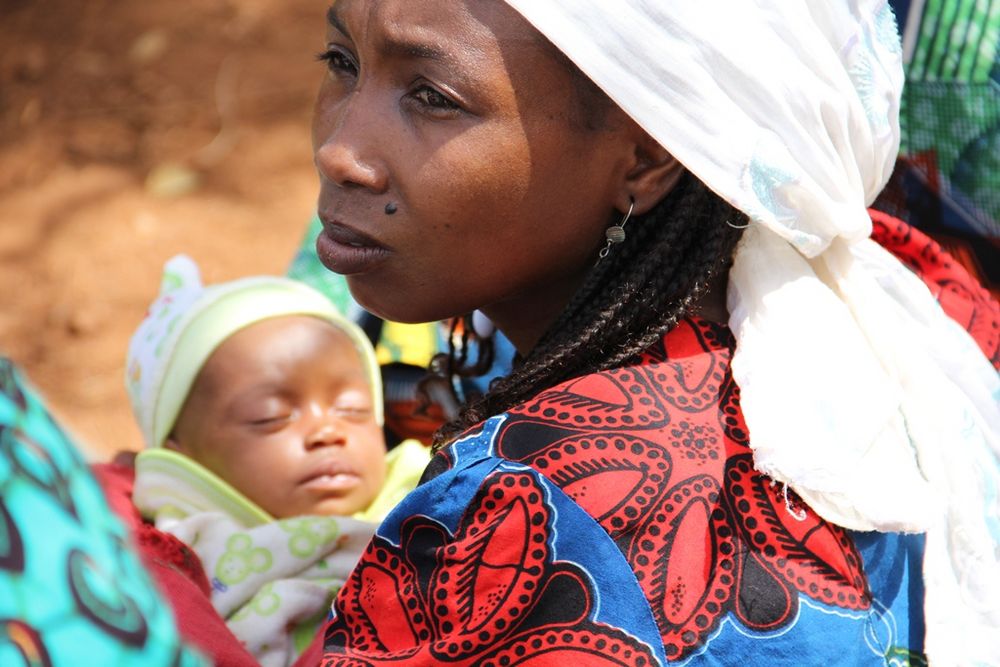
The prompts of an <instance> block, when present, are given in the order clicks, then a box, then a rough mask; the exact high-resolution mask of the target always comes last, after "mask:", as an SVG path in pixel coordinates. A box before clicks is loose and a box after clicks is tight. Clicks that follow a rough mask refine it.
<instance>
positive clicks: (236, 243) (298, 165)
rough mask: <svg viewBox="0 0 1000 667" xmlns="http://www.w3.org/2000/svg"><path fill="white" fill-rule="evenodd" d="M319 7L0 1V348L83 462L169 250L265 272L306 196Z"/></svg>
mask: <svg viewBox="0 0 1000 667" xmlns="http://www.w3.org/2000/svg"><path fill="white" fill-rule="evenodd" d="M327 6H328V3H327V2H324V0H197V1H194V0H180V1H176V2H148V1H143V0H0V353H2V354H4V355H7V356H9V357H11V358H13V359H14V361H15V362H17V363H18V364H19V365H20V366H21V368H22V369H23V370H24V371H25V373H26V374H27V376H28V377H29V379H30V380H31V381H32V382H33V383H34V384H35V386H36V387H37V388H38V389H39V390H40V391H41V392H42V394H43V395H44V396H45V397H46V398H47V399H48V401H49V402H50V403H51V405H52V407H53V409H54V411H55V412H56V413H57V415H58V416H59V417H60V418H61V419H62V420H63V422H64V423H65V424H66V425H67V426H68V427H69V429H70V430H71V431H72V432H73V434H74V435H76V436H77V437H78V438H79V439H80V440H81V441H82V442H83V443H84V445H85V446H86V447H87V449H88V452H89V453H90V454H91V455H93V456H96V457H100V456H106V455H107V454H110V453H112V452H114V451H117V450H120V449H135V448H138V447H139V446H140V445H141V437H140V435H139V431H138V429H137V428H136V427H135V426H134V424H133V421H132V417H131V413H130V411H129V408H128V400H127V397H126V394H125V390H124V386H123V381H122V377H123V372H124V371H123V367H124V356H125V351H126V348H127V344H128V339H129V336H130V335H131V333H132V331H133V330H134V328H135V327H136V325H137V324H138V323H139V321H140V320H141V319H142V316H143V314H144V311H145V308H146V306H147V305H148V303H149V302H150V301H151V300H152V298H153V297H154V296H155V294H156V291H157V288H158V285H159V276H160V269H161V267H162V265H163V263H164V261H165V260H167V259H168V258H170V257H171V256H173V255H174V254H176V253H178V252H185V253H188V254H189V255H191V256H192V257H194V259H195V260H196V261H197V262H198V263H199V265H200V266H201V267H202V272H203V277H204V278H205V280H206V281H211V282H215V281H219V280H227V279H230V278H233V277H237V276H240V275H247V274H253V273H276V272H277V273H280V272H283V271H284V270H285V269H286V268H287V266H288V264H289V263H290V261H291V259H292V257H293V255H294V254H295V248H296V247H297V245H298V243H299V240H300V238H301V236H302V234H303V232H304V231H305V229H306V226H307V224H308V221H309V218H310V215H311V213H312V210H313V207H314V201H315V193H316V186H315V180H316V178H315V175H314V172H313V168H312V156H311V149H310V142H309V120H310V113H311V106H312V100H313V95H314V91H315V89H316V88H317V86H318V85H319V81H320V78H321V76H322V75H323V68H322V66H321V65H320V64H318V63H316V62H315V61H314V57H313V56H314V54H315V53H317V52H318V51H320V50H321V49H322V47H323V44H324V34H325V33H324V12H325V10H326V7H327Z"/></svg>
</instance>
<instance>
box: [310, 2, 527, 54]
mask: <svg viewBox="0 0 1000 667" xmlns="http://www.w3.org/2000/svg"><path fill="white" fill-rule="evenodd" d="M327 19H328V21H329V23H330V25H331V26H333V27H334V28H336V29H337V30H339V31H340V32H342V33H345V34H346V35H347V36H349V37H351V38H352V39H356V40H360V39H367V40H379V41H385V42H386V43H387V44H389V45H395V44H396V43H402V44H407V43H408V42H412V41H414V40H420V41H421V42H425V43H429V44H430V45H433V44H434V43H439V44H442V45H444V44H458V45H474V44H483V43H486V42H493V41H502V42H503V43H505V44H506V43H510V42H521V43H533V44H537V43H539V42H541V41H544V40H542V39H541V37H540V35H539V33H538V32H537V31H536V30H535V29H534V28H532V27H531V25H530V24H529V23H528V22H527V21H525V20H524V19H523V18H522V17H521V15H520V14H519V13H518V12H517V11H515V10H514V9H512V8H511V7H510V6H509V5H508V4H507V3H506V2H503V1H502V0H338V1H337V2H335V3H333V4H332V5H331V6H330V8H329V10H328V11H327Z"/></svg>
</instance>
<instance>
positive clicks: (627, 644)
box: [322, 215, 1000, 667]
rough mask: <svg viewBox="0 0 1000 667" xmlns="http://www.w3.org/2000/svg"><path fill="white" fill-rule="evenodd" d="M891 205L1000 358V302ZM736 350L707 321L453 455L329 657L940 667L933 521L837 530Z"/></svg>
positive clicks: (915, 257) (403, 514) (348, 611)
mask: <svg viewBox="0 0 1000 667" xmlns="http://www.w3.org/2000/svg"><path fill="white" fill-rule="evenodd" d="M875 217H876V238H877V240H879V241H880V242H882V243H883V245H886V246H887V247H889V248H890V249H891V250H893V251H894V252H897V253H898V254H900V255H901V256H902V257H904V258H905V260H906V261H908V262H909V263H910V264H911V265H912V266H914V267H916V268H918V269H919V270H920V272H921V274H922V275H923V276H924V277H925V279H926V280H927V282H928V284H929V285H930V287H931V288H932V290H933V291H934V292H935V294H936V295H937V296H938V297H939V300H940V301H941V303H942V305H943V306H944V307H945V309H946V310H947V311H948V312H949V314H951V315H952V316H953V317H955V318H956V319H958V320H959V321H960V322H961V323H962V324H963V325H964V326H966V328H967V329H968V330H969V331H970V332H972V333H973V335H974V336H975V337H976V339H977V340H978V341H979V343H980V345H981V346H982V347H983V349H984V351H985V352H986V353H987V355H988V356H990V357H991V358H992V359H993V361H994V364H996V363H997V362H998V360H1000V345H998V335H1000V333H998V322H1000V309H998V306H997V304H996V302H994V301H992V300H991V299H990V297H989V296H988V295H987V294H986V293H985V292H983V291H982V290H980V289H979V288H978V287H977V286H975V284H974V283H972V282H971V281H970V280H969V278H968V275H967V274H966V272H965V271H964V270H963V269H962V268H961V267H959V266H957V265H954V264H953V263H952V262H951V261H950V260H949V258H948V257H947V255H944V254H943V253H941V251H940V249H939V248H938V247H937V246H936V245H935V244H934V243H933V242H930V241H929V240H928V239H926V237H923V236H922V235H920V234H919V233H918V232H915V231H914V230H911V229H910V228H909V227H906V226H905V225H903V224H902V223H899V222H898V221H895V220H893V219H890V218H886V217H883V216H878V215H876V216H875ZM732 348H733V340H732V336H731V334H730V332H729V331H728V329H727V328H725V327H724V326H722V325H718V324H713V323H710V322H707V321H704V320H700V319H698V318H689V319H687V320H685V321H683V322H682V323H681V324H680V325H678V326H677V327H676V328H675V329H673V330H672V331H671V332H670V333H669V334H667V335H666V336H665V337H664V339H663V340H662V341H661V342H660V343H659V344H657V345H656V346H654V347H653V348H652V349H650V350H649V351H647V352H646V353H645V354H644V355H643V356H642V357H641V358H640V359H639V360H637V361H636V362H635V363H634V364H633V365H630V366H628V367H625V368H620V369H617V370H612V371H608V372H602V373H595V374H593V375H588V376H585V377H583V378H580V379H576V380H572V381H569V382H566V383H564V384H561V385H559V386H557V387H553V388H552V389H549V390H547V391H544V392H543V393H541V394H540V395H538V396H537V397H536V398H534V399H533V400H531V401H530V402H528V403H526V404H524V405H521V406H519V407H517V408H515V409H513V410H510V411H509V412H507V413H505V414H502V415H499V416H497V417H493V418H491V419H489V420H487V421H486V422H485V423H483V424H482V425H481V426H480V427H478V428H476V429H475V430H473V431H471V432H469V433H468V434H466V435H465V437H463V438H462V439H460V440H458V441H457V442H455V443H454V444H453V445H451V446H450V447H448V448H447V449H445V450H443V451H442V452H441V453H439V454H438V456H437V457H436V458H435V460H434V461H433V462H432V463H431V465H430V467H429V468H428V470H427V473H426V474H425V477H424V481H423V483H422V484H421V485H420V486H419V487H417V489H416V490H415V491H414V492H413V493H411V494H410V495H409V496H408V497H407V499H406V500H404V502H403V503H402V504H401V505H400V506H399V507H397V508H396V510H395V511H393V512H392V514H390V515H389V517H388V518H387V519H386V520H385V522H384V523H383V524H382V526H381V527H380V528H379V529H378V532H377V534H376V536H375V538H374V539H373V541H372V542H371V544H370V545H369V547H368V549H367V552H366V554H365V555H364V557H363V559H362V561H361V562H360V563H359V565H358V567H357V568H356V570H355V571H354V573H353V575H352V576H351V578H350V580H349V581H348V582H347V584H346V585H345V586H344V588H343V589H342V590H341V592H340V594H339V596H338V597H337V599H336V602H335V605H334V614H335V618H334V620H333V621H332V623H331V624H330V626H329V629H328V631H327V634H326V641H325V651H324V657H323V660H322V665H323V667H333V666H335V665H351V666H352V667H361V666H367V665H397V664H398V665H477V666H479V665H481V666H487V665H497V666H499V665H571V666H573V667H582V666H584V665H621V666H629V667H633V666H640V667H641V666H643V665H666V664H667V663H672V664H684V665H756V664H767V665H795V666H797V667H798V666H801V665H887V664H889V665H906V664H910V665H916V664H925V660H924V658H923V656H922V646H923V633H924V628H923V610H922V608H923V586H922V582H921V574H920V572H921V560H922V554H923V538H922V537H921V536H919V535H897V534H884V533H857V532H852V531H848V530H845V529H843V528H840V527H838V526H835V525H832V524H830V523H827V522H825V521H824V520H822V519H820V518H819V517H818V516H817V515H816V514H815V513H813V512H812V511H811V510H810V509H809V508H808V507H806V506H804V505H803V504H802V503H801V502H800V501H799V500H798V499H797V497H796V496H795V495H794V493H793V492H791V491H787V490H786V489H784V488H783V487H782V486H780V485H775V484H774V483H772V482H771V481H770V480H769V479H768V478H766V477H765V476H763V475H761V474H760V473H758V472H756V471H755V470H754V467H753V459H752V456H751V453H750V449H749V447H748V433H747V429H746V425H745V424H744V421H743V417H742V414H741V411H740V398H739V389H738V388H737V387H736V385H735V384H734V382H733V379H732V376H731V374H730V368H729V362H730V358H731V356H732ZM886 474H887V475H891V474H892V472H891V471H886Z"/></svg>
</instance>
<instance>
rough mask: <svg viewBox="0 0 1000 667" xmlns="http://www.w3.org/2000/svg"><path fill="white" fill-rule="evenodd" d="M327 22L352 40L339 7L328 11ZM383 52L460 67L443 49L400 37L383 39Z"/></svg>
mask: <svg viewBox="0 0 1000 667" xmlns="http://www.w3.org/2000/svg"><path fill="white" fill-rule="evenodd" d="M326 20H327V22H328V23H329V24H330V25H331V26H332V27H333V28H334V29H335V30H337V31H338V32H340V33H341V34H342V35H344V36H345V37H348V38H350V37H351V33H350V31H349V30H348V29H347V25H346V24H345V23H344V21H343V19H341V18H340V15H339V14H338V13H337V5H336V4H334V5H331V6H330V8H329V9H327V10H326ZM383 50H384V52H385V54H386V55H388V56H393V57H405V58H419V59H421V60H435V61H438V62H440V63H442V64H445V65H448V66H450V67H457V66H458V59H457V58H456V57H455V56H454V54H451V53H449V52H447V51H445V50H443V49H440V48H438V47H437V46H434V45H433V44H429V43H427V42H417V41H412V40H408V39H402V38H398V37H392V36H386V37H385V38H384V39H383Z"/></svg>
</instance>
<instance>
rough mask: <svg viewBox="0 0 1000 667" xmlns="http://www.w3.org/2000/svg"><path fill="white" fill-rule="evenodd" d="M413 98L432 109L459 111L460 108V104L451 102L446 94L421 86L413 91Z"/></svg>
mask: <svg viewBox="0 0 1000 667" xmlns="http://www.w3.org/2000/svg"><path fill="white" fill-rule="evenodd" d="M412 96H413V97H414V98H415V99H416V100H417V101H418V102H420V103H421V104H423V105H424V106H426V107H430V108H432V109H442V110H446V111H457V110H458V109H459V108H460V107H459V106H458V104H456V103H455V102H453V101H451V100H450V99H449V98H448V97H447V96H446V95H445V94H444V93H442V92H440V91H438V90H434V89H433V88H431V87H430V86H421V87H420V88H418V89H417V90H415V91H413V93H412Z"/></svg>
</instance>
